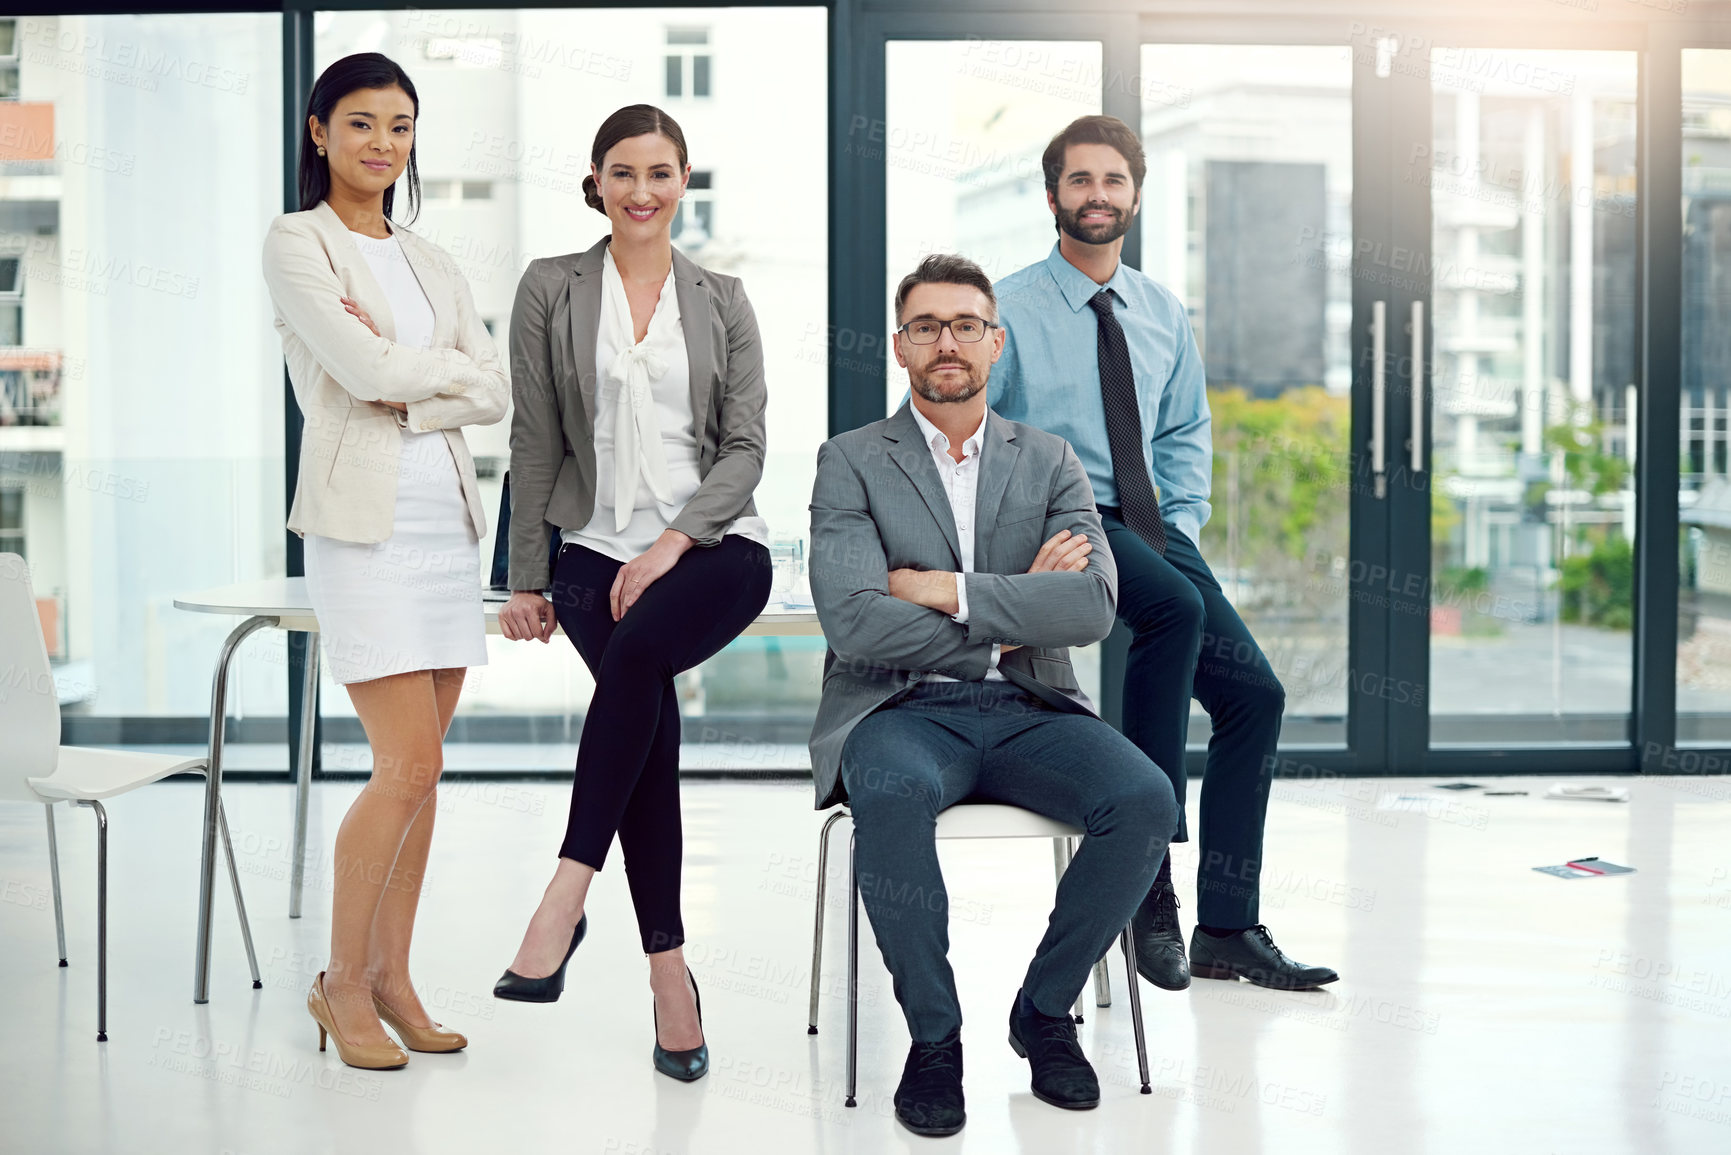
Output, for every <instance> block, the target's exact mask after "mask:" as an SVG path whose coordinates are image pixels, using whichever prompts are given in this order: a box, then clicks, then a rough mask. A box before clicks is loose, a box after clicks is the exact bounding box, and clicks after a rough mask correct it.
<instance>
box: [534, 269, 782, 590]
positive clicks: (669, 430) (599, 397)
mask: <svg viewBox="0 0 1731 1155" xmlns="http://www.w3.org/2000/svg"><path fill="white" fill-rule="evenodd" d="M601 292H602V296H603V300H602V303H601V313H602V319H601V324H600V326H599V328H598V331H597V332H596V335H595V373H596V382H597V386H596V390H595V432H594V437H595V510H594V513H593V514H592V515H591V517H590V519H589V524H588V525H585V526H583V527H582V528H580V529H566V530H561V531H560V534H559V539H560V540H561V541H564V542H575V543H576V544H578V545H582V546H587V547H588V548H589V549H592V550H594V551H595V552H596V553H599V554H602V555H604V556H606V557H610V558H612V559H613V560H615V561H621V562H628V561H631V560H632V559H633V558H636V557H638V556H640V555H642V554H644V553H647V552H648V550H649V547H650V546H652V545H654V544H655V540H656V539H657V538H658V537H660V536H661V532H662V531H663V530H665V529H666V528H667V527H668V526H670V525H672V524H673V521H674V519H675V518H677V517H678V516H679V515H680V513H681V512H682V511H683V510H684V509H685V503H686V502H688V501H690V500H691V498H692V495H693V494H695V493H696V492H697V490H698V487H699V486H700V485H702V484H703V478H702V476H701V475H700V474H699V473H698V471H697V459H698V446H697V419H696V417H695V416H694V415H693V414H692V412H691V359H690V357H689V355H688V354H687V352H686V349H685V337H684V332H683V330H682V329H681V328H680V326H679V295H678V293H677V292H676V291H675V289H674V280H673V270H672V269H669V270H668V271H667V279H666V280H665V281H663V282H662V285H661V295H660V297H659V298H657V300H656V303H655V312H654V314H653V317H652V319H651V321H650V331H649V332H648V333H647V334H645V336H644V338H643V340H642V341H641V342H639V345H646V344H649V343H652V342H653V343H655V344H656V345H657V348H656V353H657V354H658V355H659V359H660V360H661V362H662V372H661V373H660V374H659V375H656V374H654V373H649V374H646V376H647V378H648V382H647V384H648V393H649V396H648V397H647V398H645V399H644V400H645V401H646V402H647V403H648V404H647V408H648V409H649V412H648V413H646V414H645V415H644V422H643V424H644V425H645V426H647V427H649V428H650V429H652V430H655V432H656V433H658V435H659V436H658V437H657V440H658V441H659V442H660V445H661V454H660V456H661V458H662V459H663V460H664V461H665V462H666V470H667V474H666V476H667V484H668V500H666V501H662V500H661V499H659V498H658V497H657V496H656V494H655V493H654V492H653V487H652V486H651V484H650V482H649V481H648V480H647V479H646V478H645V477H643V476H641V475H638V476H636V477H635V485H634V486H633V488H632V489H631V491H630V492H627V493H624V494H621V493H619V492H618V490H619V485H618V484H617V482H616V480H615V464H616V442H615V435H614V429H615V424H616V420H617V418H618V416H619V407H620V404H621V401H622V392H621V390H622V387H623V388H628V386H624V384H623V382H621V381H619V380H618V379H617V378H615V377H613V376H611V375H610V369H612V368H613V367H614V365H615V362H616V360H617V359H618V357H619V354H620V353H621V351H622V348H623V346H624V344H626V343H628V342H629V341H630V340H631V339H632V334H631V333H630V332H629V331H628V330H627V331H624V332H621V331H620V330H621V328H622V326H623V325H628V324H629V323H630V316H631V309H630V305H629V304H628V303H627V302H626V300H625V284H624V281H623V280H621V278H620V276H619V271H618V266H617V265H615V264H614V262H613V250H612V249H611V248H609V249H608V250H607V251H606V253H605V254H604V256H603V263H602V277H601ZM609 310H614V311H615V313H616V315H618V316H620V317H621V318H622V321H621V325H618V326H610V325H609V324H608V317H607V315H608V311H609ZM627 472H628V473H629V472H632V471H631V470H629V469H628V470H627ZM645 472H648V471H647V470H646V471H645ZM621 498H624V499H625V500H626V501H627V502H629V504H628V505H626V507H625V508H626V509H627V510H629V513H628V515H627V516H628V518H629V520H628V522H627V524H626V525H625V526H624V528H623V529H621V528H620V527H619V522H618V512H619V505H620V499H621ZM723 534H724V536H737V537H743V538H746V539H748V540H750V541H755V542H757V543H758V544H759V545H762V546H764V547H766V548H767V547H768V545H769V526H768V524H767V523H766V522H765V521H764V520H763V518H761V517H755V516H753V517H739V518H735V519H734V520H733V522H732V524H730V525H729V526H728V527H727V529H726V530H724V531H723Z"/></svg>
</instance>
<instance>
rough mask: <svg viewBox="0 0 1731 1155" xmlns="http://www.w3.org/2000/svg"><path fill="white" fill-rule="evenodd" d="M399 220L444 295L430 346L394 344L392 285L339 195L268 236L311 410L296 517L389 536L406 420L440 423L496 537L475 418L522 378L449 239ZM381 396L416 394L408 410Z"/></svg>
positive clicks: (500, 413)
mask: <svg viewBox="0 0 1731 1155" xmlns="http://www.w3.org/2000/svg"><path fill="white" fill-rule="evenodd" d="M393 227H394V228H395V230H396V233H397V236H398V237H399V238H400V239H401V241H402V245H403V252H404V254H405V255H406V256H407V257H408V261H409V267H410V268H411V269H413V270H414V273H415V276H416V278H417V279H418V280H419V281H420V282H421V288H422V290H423V291H424V292H425V293H426V294H427V300H428V301H429V302H430V303H431V304H432V306H433V345H432V348H430V349H411V348H408V347H406V346H403V345H399V344H397V343H396V340H395V338H396V332H397V331H396V321H395V320H394V319H393V318H392V316H391V309H390V305H389V303H388V302H387V301H386V300H385V291H384V289H383V288H381V287H380V286H379V283H378V281H377V280H376V279H375V278H374V277H373V273H372V270H371V269H370V268H368V267H367V262H366V258H364V257H363V256H361V251H360V249H359V248H357V247H356V246H355V243H354V240H353V239H352V238H351V237H350V236H349V230H348V226H347V225H345V224H343V222H342V219H341V218H340V217H338V216H337V214H336V211H335V210H334V209H332V208H331V207H330V205H328V204H326V203H324V202H322V201H321V202H320V203H319V206H318V207H317V208H315V209H311V210H309V211H307V212H299V213H284V214H283V215H282V216H280V217H277V218H276V220H274V221H272V222H271V226H270V232H269V233H268V234H267V235H266V236H265V241H264V279H265V284H266V285H267V286H269V288H270V298H271V304H272V305H273V306H274V307H275V310H276V331H277V333H278V334H280V335H281V337H282V348H283V357H284V359H285V360H287V362H288V373H289V381H290V383H291V384H292V385H293V386H294V391H295V399H296V400H297V401H298V402H300V408H301V413H302V414H303V415H304V418H305V425H304V427H303V430H302V434H301V454H300V465H299V472H298V474H297V480H296V483H295V496H294V504H293V506H292V507H291V508H290V510H289V519H288V528H289V529H291V530H293V531H294V532H295V533H298V534H300V535H301V536H303V537H304V536H306V535H307V534H309V533H316V534H319V535H321V536H323V537H330V538H335V539H337V540H338V541H352V542H365V543H372V542H380V541H384V540H385V539H386V538H388V537H390V536H391V533H392V531H393V525H394V522H395V518H396V510H397V468H398V459H399V455H400V454H401V451H402V434H401V433H400V432H399V430H400V428H409V429H417V430H427V431H431V430H435V429H438V430H443V431H444V434H445V440H446V441H447V442H448V443H449V444H450V446H451V455H452V457H453V458H455V460H456V462H457V472H458V474H459V476H460V477H461V478H462V484H463V498H464V500H465V501H466V502H467V503H468V506H469V516H470V517H471V518H473V519H474V523H475V531H476V533H478V534H480V535H482V536H483V537H484V536H485V535H486V533H487V515H486V512H485V511H484V510H483V509H482V507H481V493H480V489H479V488H478V487H477V486H476V484H475V462H474V459H473V458H471V457H470V456H469V447H468V445H467V444H466V443H465V442H464V441H463V426H465V425H491V424H493V423H494V422H496V421H498V420H499V419H500V418H502V417H504V416H505V410H506V407H507V406H508V405H509V403H510V399H511V385H510V381H509V379H508V378H507V377H506V375H505V369H504V366H503V365H502V364H501V363H500V359H499V352H498V348H497V346H496V345H494V343H493V338H492V335H491V334H489V333H488V332H487V328H486V326H485V325H483V324H482V323H481V318H480V315H479V314H478V313H476V311H475V302H474V298H473V297H472V296H471V295H470V292H469V285H468V282H467V281H465V280H464V279H463V275H462V273H461V272H460V271H459V270H458V269H457V266H456V264H455V262H453V261H452V260H451V258H450V256H449V255H448V254H446V253H445V251H444V250H443V249H441V248H439V247H438V246H437V245H435V244H432V243H431V242H429V241H425V240H422V239H421V238H420V237H417V236H416V235H415V234H414V233H411V232H409V231H408V230H407V229H405V228H403V227H402V226H400V225H396V226H393ZM341 297H348V298H350V299H351V300H353V301H354V302H355V303H357V304H358V305H360V307H361V308H362V309H364V310H365V311H366V313H367V315H368V316H370V317H371V318H372V319H373V323H374V324H375V325H377V326H378V327H379V332H380V334H382V335H381V336H377V337H375V336H373V334H372V331H371V330H369V329H368V328H367V327H366V326H365V325H363V324H361V322H360V320H359V319H358V318H356V317H355V316H354V315H353V314H351V313H350V312H349V311H348V310H347V309H345V308H344V307H343V303H342V301H341V300H340V299H339V298H341ZM383 401H401V402H406V403H407V405H408V409H409V412H408V416H407V417H406V418H403V417H402V416H401V415H400V414H398V413H397V412H396V411H395V410H394V409H391V408H390V407H389V406H387V405H383V404H380V402H383Z"/></svg>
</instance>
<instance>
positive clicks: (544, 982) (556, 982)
mask: <svg viewBox="0 0 1731 1155" xmlns="http://www.w3.org/2000/svg"><path fill="white" fill-rule="evenodd" d="M588 933H589V915H588V913H587V912H585V913H584V914H583V916H582V917H581V918H579V919H578V920H577V925H576V926H575V927H574V928H573V929H572V931H571V945H570V946H569V947H567V948H566V950H565V960H564V961H563V962H561V963H560V964H559V969H558V970H556V971H554V972H553V973H552V974H550V975H547V976H546V977H544V978H538V979H526V978H524V977H523V976H522V975H520V974H518V973H517V972H516V971H513V970H507V971H506V972H505V973H504V974H502V975H500V976H499V981H498V982H496V983H494V984H493V997H494V998H496V999H511V1000H513V1001H515V1002H519V1003H556V1002H558V1001H559V996H560V995H561V994H563V993H565V968H566V966H567V965H569V964H570V962H571V956H572V955H574V954H576V953H577V944H578V943H580V942H582V941H583V936H584V935H586V934H588Z"/></svg>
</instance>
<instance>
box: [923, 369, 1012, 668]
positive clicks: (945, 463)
mask: <svg viewBox="0 0 1731 1155" xmlns="http://www.w3.org/2000/svg"><path fill="white" fill-rule="evenodd" d="M908 408H909V409H911V410H913V414H914V420H915V421H916V422H918V423H919V427H920V433H921V435H923V436H924V437H925V439H926V444H927V445H928V446H930V447H931V450H932V462H933V463H934V464H935V465H936V466H937V467H938V479H939V480H940V481H942V482H943V483H944V495H945V496H947V497H948V498H949V499H950V516H951V517H952V518H953V519H954V520H955V523H956V544H957V545H959V546H960V547H961V551H962V572H961V573H959V574H957V575H956V612H955V613H953V614H951V615H950V618H951V620H953V621H955V622H957V623H959V624H961V625H964V626H965V625H967V624H968V585H967V577H966V575H967V574H970V573H973V572H974V494H975V493H976V492H977V491H978V490H979V487H980V447H981V445H983V444H984V439H983V436H982V435H983V434H984V433H985V431H986V422H987V421H988V420H990V415H991V411H990V410H987V411H986V416H984V417H981V418H980V424H979V425H978V426H977V427H976V428H975V429H974V432H973V433H972V434H971V435H970V436H969V437H968V439H967V440H966V441H964V442H962V459H961V460H960V461H957V460H956V459H955V458H953V457H951V456H950V439H949V438H948V437H946V436H945V435H944V432H943V431H942V430H941V429H939V428H938V427H937V426H936V425H933V424H932V423H931V422H930V421H928V420H926V416H925V414H923V413H921V412H920V407H919V406H918V405H916V404H914V403H913V401H912V400H911V399H910V400H909V401H908ZM1001 649H1002V647H1000V646H998V645H996V644H994V645H993V646H992V656H991V657H990V658H989V659H987V662H986V680H987V681H999V682H1002V681H1005V680H1006V679H1005V678H1004V675H1003V674H1001V673H999V672H998V656H999V651H1000V650H1001ZM926 678H927V679H929V680H931V681H934V682H954V681H957V680H958V679H956V678H952V677H950V676H949V675H948V674H927V675H926Z"/></svg>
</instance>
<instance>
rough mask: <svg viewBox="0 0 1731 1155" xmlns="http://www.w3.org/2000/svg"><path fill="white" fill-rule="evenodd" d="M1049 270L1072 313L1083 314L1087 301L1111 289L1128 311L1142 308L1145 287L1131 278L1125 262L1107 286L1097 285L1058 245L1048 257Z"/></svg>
mask: <svg viewBox="0 0 1731 1155" xmlns="http://www.w3.org/2000/svg"><path fill="white" fill-rule="evenodd" d="M1046 271H1047V272H1048V273H1050V274H1051V275H1052V280H1053V281H1055V282H1057V285H1058V291H1059V292H1061V293H1063V294H1064V300H1065V301H1066V302H1068V303H1069V305H1070V311H1071V312H1074V313H1080V312H1081V311H1082V310H1083V309H1086V308H1087V307H1088V302H1089V301H1091V300H1093V299H1094V295H1095V294H1096V293H1098V292H1099V291H1100V290H1101V289H1111V290H1112V292H1113V293H1114V294H1115V295H1116V296H1117V298H1118V300H1119V301H1120V302H1122V304H1123V306H1124V307H1125V308H1126V309H1136V308H1140V307H1141V305H1142V287H1141V286H1140V285H1138V284H1137V283H1136V280H1135V278H1134V277H1132V276H1131V275H1130V270H1129V269H1128V268H1127V267H1126V266H1125V264H1124V262H1123V261H1119V262H1118V267H1117V268H1116V269H1114V270H1112V278H1111V280H1109V281H1107V282H1106V283H1105V284H1104V285H1099V284H1095V283H1094V278H1093V277H1090V276H1089V275H1088V274H1087V273H1084V272H1083V271H1082V270H1081V269H1078V268H1077V267H1076V266H1075V265H1072V264H1071V263H1070V262H1069V261H1067V260H1065V259H1064V254H1063V251H1062V250H1061V249H1060V248H1059V246H1058V244H1057V243H1056V242H1054V243H1053V245H1052V252H1051V254H1050V255H1048V256H1047V257H1046Z"/></svg>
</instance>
